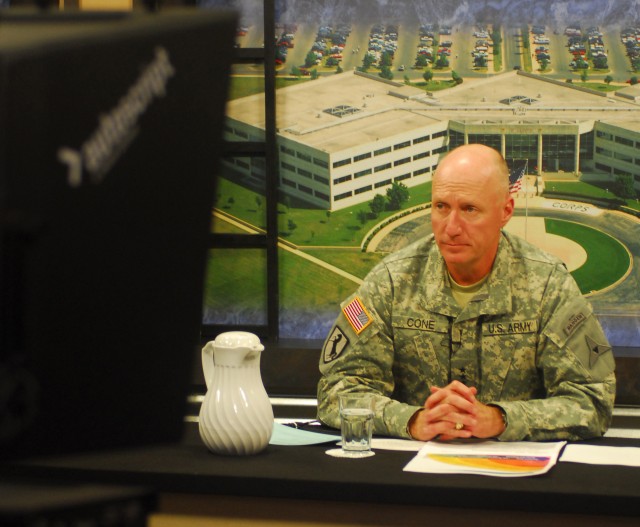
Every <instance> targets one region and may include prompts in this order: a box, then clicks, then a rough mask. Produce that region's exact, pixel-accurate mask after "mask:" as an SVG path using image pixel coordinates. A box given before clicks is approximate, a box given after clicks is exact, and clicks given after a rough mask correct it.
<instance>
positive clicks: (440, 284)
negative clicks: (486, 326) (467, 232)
mask: <svg viewBox="0 0 640 527" xmlns="http://www.w3.org/2000/svg"><path fill="white" fill-rule="evenodd" d="M510 267H511V246H510V244H509V241H508V239H507V238H506V237H505V236H504V233H503V235H502V236H501V238H500V242H499V244H498V253H497V254H496V259H495V261H494V263H493V268H492V269H491V273H490V274H489V278H488V280H487V281H486V282H485V283H484V284H483V286H482V287H481V288H480V291H478V294H477V295H476V296H475V297H474V298H473V299H472V300H471V302H469V304H468V305H467V307H466V308H465V310H464V316H465V318H475V317H478V316H480V315H499V314H502V313H508V312H510V311H511V305H512V302H511V300H512V295H511V282H510V280H509V277H510ZM420 282H421V284H422V287H423V291H424V296H423V298H425V301H426V306H425V307H426V308H427V309H428V310H429V311H432V312H435V313H440V314H442V315H446V316H451V317H454V318H457V317H458V315H460V314H461V309H460V306H459V305H458V303H457V302H456V301H455V299H454V298H453V294H452V292H451V285H450V284H449V280H448V279H447V267H446V265H445V262H444V258H442V255H441V254H440V251H439V249H438V246H437V245H436V243H435V242H434V243H433V244H432V246H431V251H430V253H429V258H428V259H427V262H426V265H425V267H424V270H423V276H422V277H421V281H420Z"/></svg>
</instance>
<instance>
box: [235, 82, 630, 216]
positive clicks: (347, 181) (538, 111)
mask: <svg viewBox="0 0 640 527" xmlns="http://www.w3.org/2000/svg"><path fill="white" fill-rule="evenodd" d="M634 89H635V87H629V88H627V89H623V90H620V91H618V92H615V94H614V93H608V94H603V93H597V92H594V91H592V90H588V89H584V88H582V87H580V84H579V83H578V82H576V83H575V84H573V83H567V82H564V81H559V80H555V79H551V78H546V77H543V76H538V75H533V74H529V73H525V72H522V71H511V72H507V73H503V74H501V75H495V76H491V77H488V78H480V79H472V80H471V81H469V82H464V83H462V84H460V85H458V86H456V87H454V88H451V89H448V90H443V91H439V92H434V93H429V92H425V91H424V90H421V89H419V88H416V87H413V86H410V85H407V84H404V83H400V82H393V81H388V80H383V79H381V78H380V77H378V76H373V75H367V74H363V73H360V72H357V71H349V72H345V73H341V74H336V75H331V76H326V77H322V78H320V79H317V80H314V81H311V82H306V83H301V84H298V85H294V86H291V87H288V88H284V89H281V90H278V92H277V128H278V147H279V166H280V175H279V178H280V188H281V189H282V191H283V192H285V193H286V194H288V195H290V196H292V197H295V198H298V199H302V200H304V201H306V202H308V203H309V204H310V205H313V206H317V207H321V208H326V209H327V210H339V209H343V208H345V207H349V206H352V205H355V204H358V203H362V202H366V201H370V200H371V199H372V198H373V197H374V196H375V195H376V194H384V193H385V192H386V189H387V188H388V187H390V186H391V185H392V183H393V182H402V183H403V184H404V185H406V186H407V187H412V186H415V185H418V184H421V183H425V182H428V181H430V180H431V176H432V172H433V170H435V167H436V166H437V164H438V159H439V157H440V155H441V154H442V153H444V152H446V151H448V150H450V149H451V148H454V147H455V146H457V145H460V144H464V143H475V142H480V143H484V144H487V145H490V146H493V147H495V148H496V149H498V150H500V151H501V152H502V154H503V155H504V157H505V158H506V159H507V161H508V162H509V164H510V165H512V164H513V163H517V162H525V163H526V166H527V173H528V174H531V175H534V176H538V177H536V178H533V179H534V180H535V184H536V188H537V191H538V192H541V191H542V190H543V188H544V179H545V176H547V175H553V177H558V176H560V177H568V178H571V177H573V178H574V179H576V178H577V177H581V179H582V180H589V178H590V177H593V178H596V179H599V180H603V179H604V180H606V178H607V175H608V177H610V178H611V180H612V181H615V179H616V178H617V177H618V176H631V177H633V181H634V187H635V188H636V189H640V150H639V149H638V148H639V147H640V124H638V123H640V103H639V102H638V96H640V93H639V92H636V91H634ZM263 98H264V94H256V95H252V96H249V97H244V98H241V99H236V100H233V101H230V102H229V105H228V108H227V116H228V121H227V127H226V130H225V135H226V138H227V139H228V140H233V141H238V140H240V141H247V140H260V139H262V137H263V134H264V118H263V117H262V112H261V108H262V107H263V104H264V102H263ZM227 163H229V164H231V165H232V166H233V168H234V169H235V170H236V171H238V172H240V174H242V176H243V177H246V178H248V179H249V180H251V179H254V180H256V181H263V180H264V166H263V164H262V160H259V159H255V160H246V159H241V158H237V159H235V160H232V159H229V160H227Z"/></svg>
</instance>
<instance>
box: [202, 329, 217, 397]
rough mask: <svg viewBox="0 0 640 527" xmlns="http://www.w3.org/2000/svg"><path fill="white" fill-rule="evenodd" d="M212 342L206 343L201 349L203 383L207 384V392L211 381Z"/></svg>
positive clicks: (212, 366) (212, 367)
mask: <svg viewBox="0 0 640 527" xmlns="http://www.w3.org/2000/svg"><path fill="white" fill-rule="evenodd" d="M213 369H214V365H213V341H211V342H207V344H206V345H205V347H204V348H202V372H203V373H204V382H205V383H206V384H207V390H208V389H209V385H210V384H211V379H213Z"/></svg>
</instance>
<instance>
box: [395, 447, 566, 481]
mask: <svg viewBox="0 0 640 527" xmlns="http://www.w3.org/2000/svg"><path fill="white" fill-rule="evenodd" d="M565 445H566V441H559V442H553V443H536V442H531V441H519V442H504V443H502V442H499V441H471V442H451V443H438V442H435V441H429V442H428V443H426V444H425V445H424V446H423V447H422V449H420V452H418V454H417V455H416V456H415V457H414V458H413V459H412V460H411V461H410V462H409V463H408V464H407V466H405V467H404V470H406V471H408V472H425V473H433V474H479V475H483V476H498V477H522V476H536V475H539V474H544V473H546V472H548V471H549V470H551V468H552V467H553V466H554V465H555V464H556V462H557V461H558V456H559V455H560V451H561V450H562V448H563V447H564V446H565Z"/></svg>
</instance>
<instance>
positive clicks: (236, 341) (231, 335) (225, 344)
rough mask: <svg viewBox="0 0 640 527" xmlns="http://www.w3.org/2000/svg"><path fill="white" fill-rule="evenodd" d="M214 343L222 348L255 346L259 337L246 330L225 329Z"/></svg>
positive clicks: (258, 341)
mask: <svg viewBox="0 0 640 527" xmlns="http://www.w3.org/2000/svg"><path fill="white" fill-rule="evenodd" d="M214 344H215V345H216V346H220V347H222V348H256V347H258V346H260V339H259V338H258V336H257V335H254V334H253V333H249V332H248V331H227V332H225V333H220V335H218V336H217V337H216V339H215V341H214Z"/></svg>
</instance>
